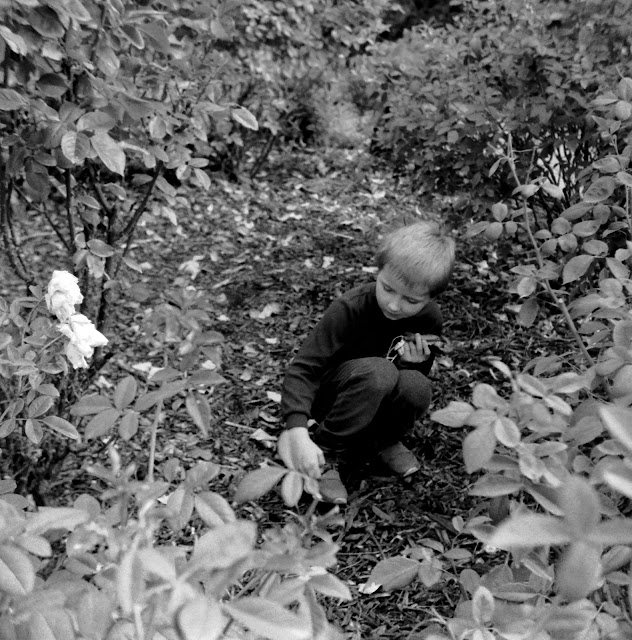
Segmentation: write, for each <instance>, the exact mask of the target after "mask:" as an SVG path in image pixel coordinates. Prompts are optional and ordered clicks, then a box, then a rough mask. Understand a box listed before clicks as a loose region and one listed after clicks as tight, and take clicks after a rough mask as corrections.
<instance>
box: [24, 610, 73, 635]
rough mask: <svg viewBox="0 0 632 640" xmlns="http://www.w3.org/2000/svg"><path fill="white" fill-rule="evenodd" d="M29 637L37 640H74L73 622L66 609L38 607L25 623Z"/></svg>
mask: <svg viewBox="0 0 632 640" xmlns="http://www.w3.org/2000/svg"><path fill="white" fill-rule="evenodd" d="M27 626H28V629H29V633H30V637H31V638H37V640H74V638H76V635H75V631H74V628H73V623H72V620H71V618H70V615H69V614H68V612H67V611H65V610H64V609H62V608H58V607H40V608H39V609H37V610H35V611H34V612H33V613H32V614H31V616H30V617H29V619H28V623H27Z"/></svg>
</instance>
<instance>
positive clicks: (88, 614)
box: [76, 587, 115, 640]
mask: <svg viewBox="0 0 632 640" xmlns="http://www.w3.org/2000/svg"><path fill="white" fill-rule="evenodd" d="M114 611H115V606H114V601H113V600H112V598H110V597H109V596H108V595H107V594H106V593H105V592H104V591H101V590H99V589H97V588H95V587H93V588H89V589H87V590H86V591H85V592H84V593H83V595H81V597H80V598H79V602H78V606H77V610H76V616H77V625H78V627H79V631H80V632H81V634H82V637H85V638H89V639H90V640H97V639H101V638H107V637H108V636H107V633H108V631H109V630H110V628H111V627H112V623H113V620H114Z"/></svg>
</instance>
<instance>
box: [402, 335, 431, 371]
mask: <svg viewBox="0 0 632 640" xmlns="http://www.w3.org/2000/svg"><path fill="white" fill-rule="evenodd" d="M398 353H399V359H400V362H407V363H411V364H412V363H420V362H425V361H426V360H428V358H429V357H430V347H429V346H428V343H427V342H426V340H424V339H423V338H422V336H421V334H420V333H415V334H414V335H413V336H411V338H410V339H408V340H405V341H404V344H403V345H402V346H401V347H400V348H399V349H398Z"/></svg>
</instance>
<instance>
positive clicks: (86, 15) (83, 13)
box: [64, 0, 92, 22]
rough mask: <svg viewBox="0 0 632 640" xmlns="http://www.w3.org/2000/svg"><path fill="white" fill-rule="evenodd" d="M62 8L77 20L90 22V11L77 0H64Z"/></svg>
mask: <svg viewBox="0 0 632 640" xmlns="http://www.w3.org/2000/svg"><path fill="white" fill-rule="evenodd" d="M64 10H65V11H66V12H68V13H69V14H70V15H71V16H72V17H73V18H74V19H75V20H77V21H78V22H90V20H92V16H91V15H90V12H89V11H88V10H87V9H86V8H85V7H84V6H83V4H81V2H80V1H79V0H65V2H64Z"/></svg>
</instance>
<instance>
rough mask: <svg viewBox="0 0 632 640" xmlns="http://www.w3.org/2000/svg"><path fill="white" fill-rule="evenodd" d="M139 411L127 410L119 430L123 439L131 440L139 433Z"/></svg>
mask: <svg viewBox="0 0 632 640" xmlns="http://www.w3.org/2000/svg"><path fill="white" fill-rule="evenodd" d="M138 424H139V421H138V413H137V412H136V411H131V410H130V411H126V412H125V413H124V414H123V416H122V417H121V420H120V422H119V425H118V432H119V435H120V436H121V438H123V440H131V439H132V438H133V437H134V436H135V435H136V434H137V433H138Z"/></svg>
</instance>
